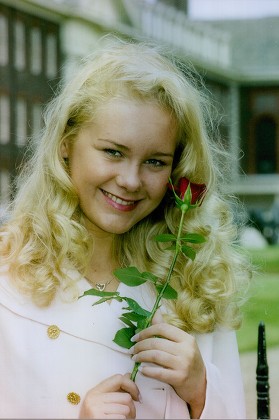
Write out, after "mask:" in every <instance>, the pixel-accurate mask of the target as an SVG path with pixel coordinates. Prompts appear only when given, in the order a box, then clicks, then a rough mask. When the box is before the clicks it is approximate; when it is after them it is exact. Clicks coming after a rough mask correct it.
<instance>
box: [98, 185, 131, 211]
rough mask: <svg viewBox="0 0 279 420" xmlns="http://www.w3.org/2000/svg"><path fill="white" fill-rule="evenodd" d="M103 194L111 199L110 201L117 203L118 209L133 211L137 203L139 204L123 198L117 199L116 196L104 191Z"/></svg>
mask: <svg viewBox="0 0 279 420" xmlns="http://www.w3.org/2000/svg"><path fill="white" fill-rule="evenodd" d="M102 193H103V194H104V195H105V196H106V197H108V198H109V199H110V201H112V202H113V203H115V204H116V205H118V206H117V208H119V207H121V208H123V209H124V208H126V209H129V210H130V209H132V208H134V207H135V206H136V203H137V202H138V200H137V201H135V200H133V201H132V200H123V198H120V197H117V196H116V195H113V194H111V193H109V192H107V191H105V190H102Z"/></svg>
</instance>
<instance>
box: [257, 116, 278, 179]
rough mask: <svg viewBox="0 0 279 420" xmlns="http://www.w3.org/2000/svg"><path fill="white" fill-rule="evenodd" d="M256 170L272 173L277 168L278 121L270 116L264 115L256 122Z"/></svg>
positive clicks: (259, 172) (262, 172) (261, 172)
mask: <svg viewBox="0 0 279 420" xmlns="http://www.w3.org/2000/svg"><path fill="white" fill-rule="evenodd" d="M255 147H256V153H255V155H256V156H255V157H256V172H257V173H258V174H272V173H275V172H276V168H277V159H278V156H277V153H276V122H275V120H274V119H273V118H272V117H270V116H263V117H261V118H259V119H258V121H257V122H256V124H255Z"/></svg>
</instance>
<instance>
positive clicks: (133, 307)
mask: <svg viewBox="0 0 279 420" xmlns="http://www.w3.org/2000/svg"><path fill="white" fill-rule="evenodd" d="M123 300H125V302H126V303H127V304H128V307H129V308H130V309H131V310H132V311H133V312H135V313H136V314H138V315H144V316H146V317H148V316H150V315H151V312H149V311H147V310H146V309H143V308H142V307H141V306H140V305H139V304H138V303H137V302H136V301H135V300H134V299H131V298H127V297H124V296H123ZM123 309H127V308H123Z"/></svg>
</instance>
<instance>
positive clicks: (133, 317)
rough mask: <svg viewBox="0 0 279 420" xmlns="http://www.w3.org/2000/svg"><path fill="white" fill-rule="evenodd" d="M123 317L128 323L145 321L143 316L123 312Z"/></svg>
mask: <svg viewBox="0 0 279 420" xmlns="http://www.w3.org/2000/svg"><path fill="white" fill-rule="evenodd" d="M123 316H125V318H127V319H129V320H130V321H134V322H137V323H138V322H140V321H141V320H145V319H146V316H145V315H139V314H136V313H135V312H125V313H124V314H123Z"/></svg>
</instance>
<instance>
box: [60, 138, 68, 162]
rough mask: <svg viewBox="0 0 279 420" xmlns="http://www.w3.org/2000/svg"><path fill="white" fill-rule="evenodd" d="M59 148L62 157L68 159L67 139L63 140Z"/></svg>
mask: <svg viewBox="0 0 279 420" xmlns="http://www.w3.org/2000/svg"><path fill="white" fill-rule="evenodd" d="M60 150H61V156H62V158H63V159H68V158H69V141H68V140H67V139H65V140H63V142H62V144H61V146H60Z"/></svg>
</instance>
